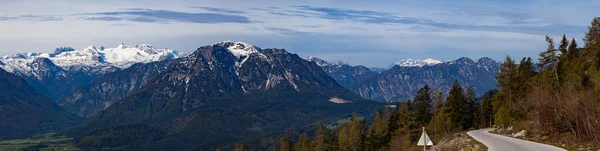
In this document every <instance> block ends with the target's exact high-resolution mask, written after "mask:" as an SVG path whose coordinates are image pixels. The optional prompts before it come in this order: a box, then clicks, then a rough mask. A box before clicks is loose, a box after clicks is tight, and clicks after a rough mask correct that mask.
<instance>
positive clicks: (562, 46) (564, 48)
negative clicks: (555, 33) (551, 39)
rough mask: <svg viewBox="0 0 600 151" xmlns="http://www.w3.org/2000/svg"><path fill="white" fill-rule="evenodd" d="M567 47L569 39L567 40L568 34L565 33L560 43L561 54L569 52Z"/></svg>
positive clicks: (565, 54) (564, 54)
mask: <svg viewBox="0 0 600 151" xmlns="http://www.w3.org/2000/svg"><path fill="white" fill-rule="evenodd" d="M567 47H569V40H567V35H565V34H563V36H562V39H561V40H560V44H559V45H558V50H559V51H560V53H561V56H567V55H568V54H569V52H568V51H567V50H568V49H567Z"/></svg>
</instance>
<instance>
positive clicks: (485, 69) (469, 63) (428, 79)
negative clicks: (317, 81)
mask: <svg viewBox="0 0 600 151" xmlns="http://www.w3.org/2000/svg"><path fill="white" fill-rule="evenodd" d="M499 68H500V64H499V63H498V62H496V61H494V60H492V59H490V58H481V59H479V60H478V61H477V62H475V61H473V60H471V59H469V58H465V57H463V58H460V59H457V60H454V61H449V62H445V63H440V64H436V65H433V66H420V67H418V66H417V67H414V66H410V67H408V66H394V67H393V68H392V69H389V70H387V71H384V72H382V73H381V74H379V75H378V76H377V77H375V78H373V79H371V80H367V81H364V82H363V83H362V84H360V85H356V86H354V87H351V89H352V90H353V91H355V92H357V93H358V94H360V95H361V96H363V97H365V98H367V99H373V100H378V101H402V100H408V99H412V97H413V96H414V95H415V94H416V92H417V91H418V90H419V89H420V88H421V87H423V86H425V85H429V86H430V87H434V88H439V89H440V90H442V91H443V92H448V91H449V89H450V87H451V86H452V84H453V82H454V80H458V81H459V82H460V83H461V85H473V87H474V88H475V90H476V92H477V94H478V95H481V94H484V93H485V92H486V91H488V90H490V89H494V88H496V84H497V81H496V79H495V76H496V74H497V73H498V71H499Z"/></svg>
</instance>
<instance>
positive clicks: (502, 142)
mask: <svg viewBox="0 0 600 151" xmlns="http://www.w3.org/2000/svg"><path fill="white" fill-rule="evenodd" d="M489 130H492V128H487V129H480V130H474V131H470V132H467V134H468V135H469V136H471V137H473V138H474V139H476V140H477V141H479V142H481V143H483V144H484V145H485V146H487V147H488V151H566V150H565V149H562V148H558V147H554V146H550V145H546V144H540V143H536V142H530V141H526V140H521V139H516V138H511V137H506V136H502V135H496V134H492V133H489V132H488V131H489Z"/></svg>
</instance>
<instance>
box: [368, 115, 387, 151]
mask: <svg viewBox="0 0 600 151" xmlns="http://www.w3.org/2000/svg"><path fill="white" fill-rule="evenodd" d="M389 139H390V138H389V134H388V128H387V121H386V120H385V119H384V118H383V117H382V116H381V111H379V112H377V114H376V115H375V120H374V121H373V124H371V127H370V128H369V132H368V134H367V138H366V140H365V143H366V144H365V145H366V146H365V147H366V148H365V150H367V151H376V150H384V149H385V146H386V144H387V143H388V142H389Z"/></svg>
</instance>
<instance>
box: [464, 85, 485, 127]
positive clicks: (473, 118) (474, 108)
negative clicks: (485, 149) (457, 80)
mask: <svg viewBox="0 0 600 151" xmlns="http://www.w3.org/2000/svg"><path fill="white" fill-rule="evenodd" d="M475 95H476V92H475V88H473V86H472V85H469V87H467V92H466V99H467V101H468V104H469V108H468V111H469V114H468V115H470V116H469V117H468V118H467V121H466V122H467V123H469V122H470V123H471V124H470V125H469V127H475V128H479V124H480V123H481V121H480V120H481V115H480V114H481V104H480V103H479V100H477V98H476V96H475Z"/></svg>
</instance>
